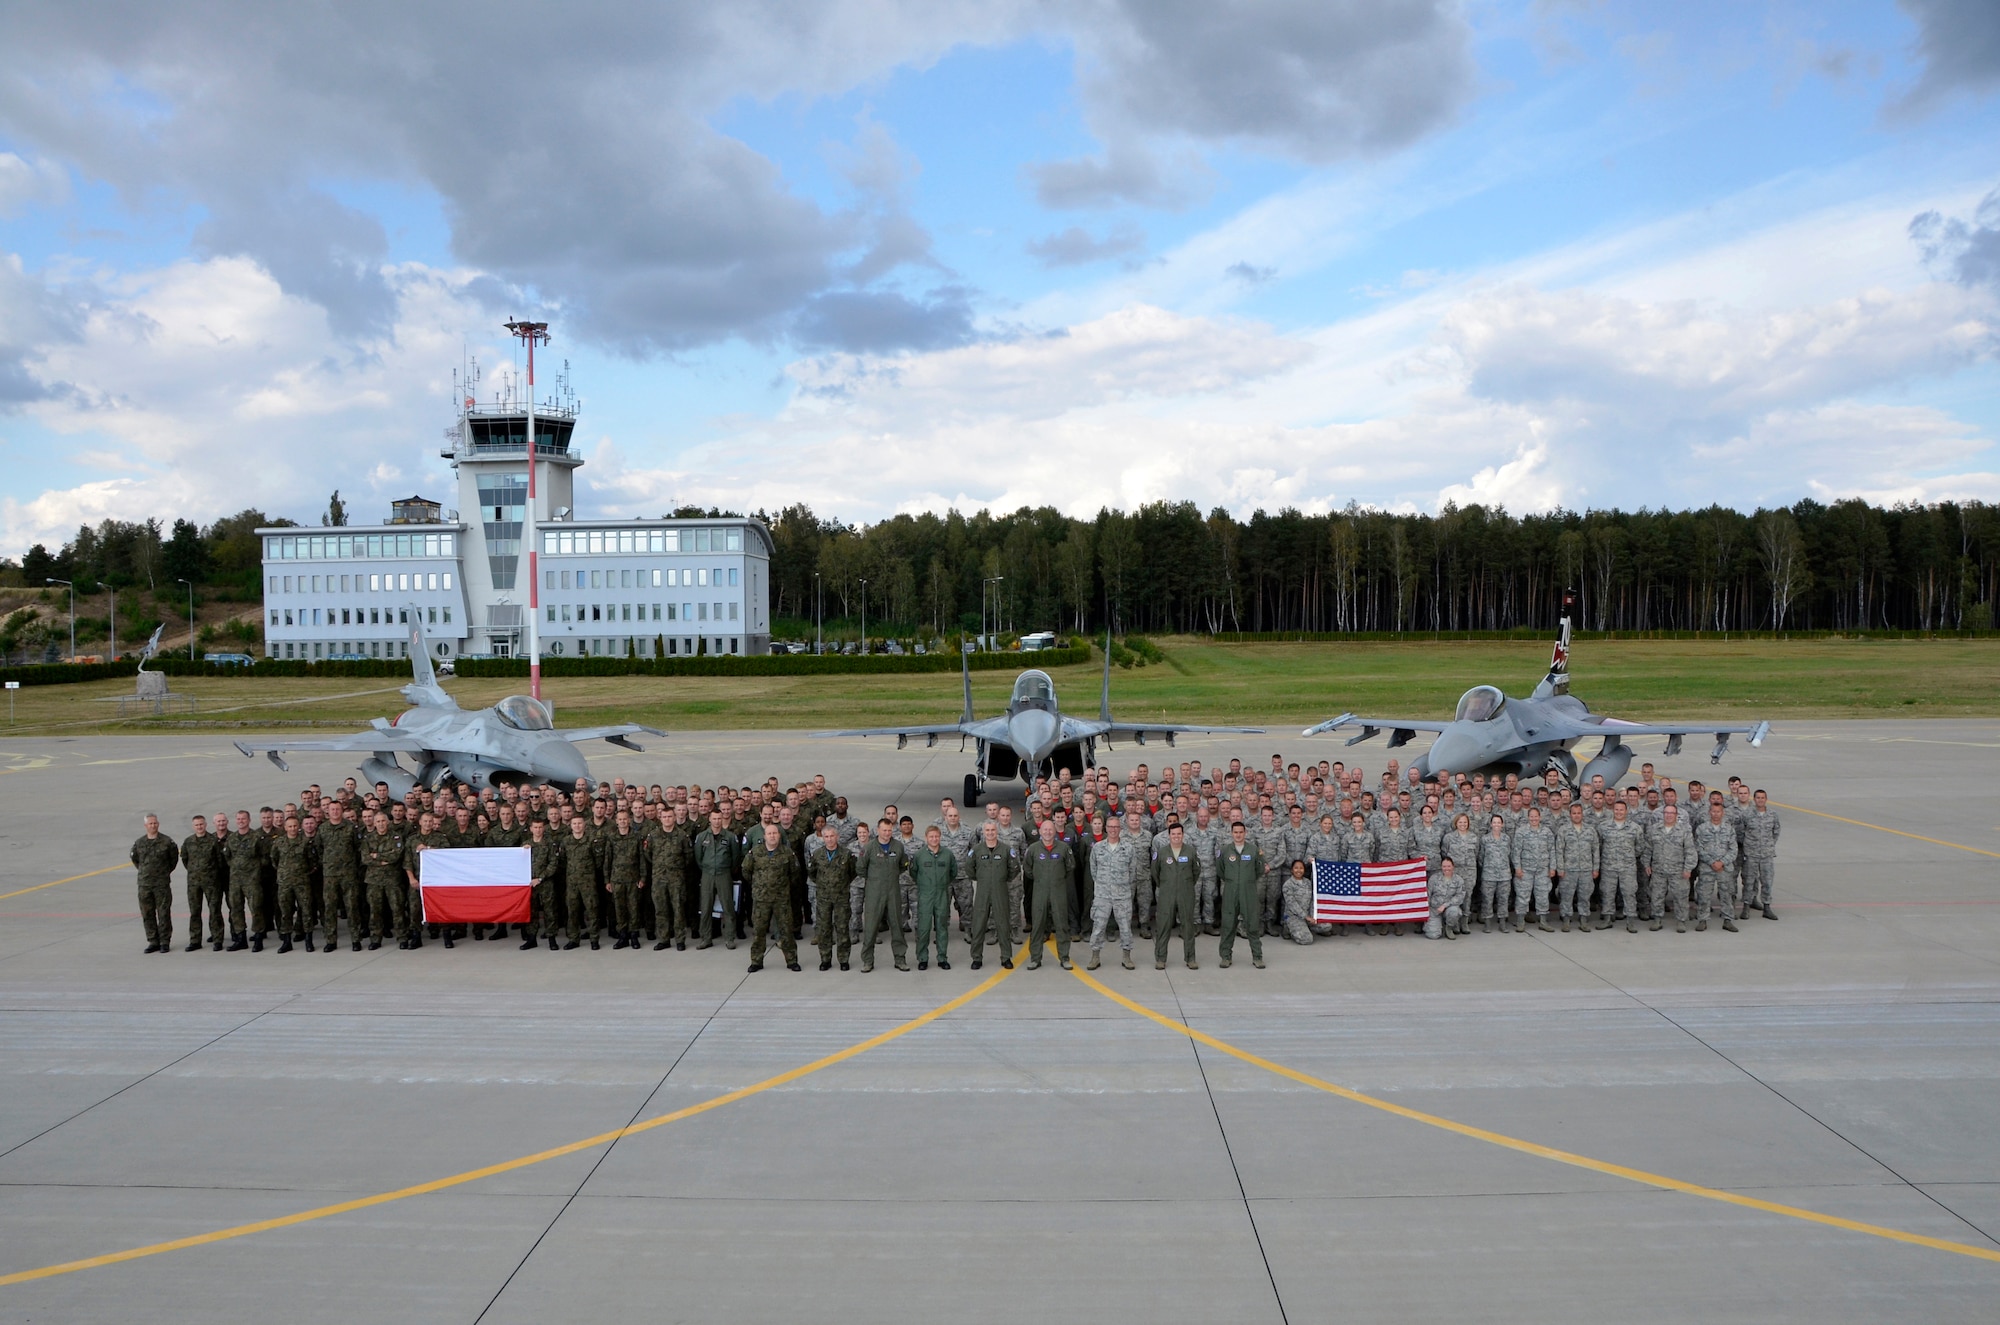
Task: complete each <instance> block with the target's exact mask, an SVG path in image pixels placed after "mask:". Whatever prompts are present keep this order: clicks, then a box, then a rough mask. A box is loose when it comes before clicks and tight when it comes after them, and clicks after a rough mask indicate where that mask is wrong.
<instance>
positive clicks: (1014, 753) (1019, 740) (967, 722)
mask: <svg viewBox="0 0 2000 1325" xmlns="http://www.w3.org/2000/svg"><path fill="white" fill-rule="evenodd" d="M1104 643H1105V649H1104V693H1103V696H1102V698H1101V700H1100V702H1099V704H1098V709H1097V716H1096V717H1094V718H1072V717H1065V716H1064V715H1063V712H1062V708H1061V706H1060V705H1059V704H1058V703H1057V701H1056V687H1055V682H1053V681H1051V680H1050V679H1049V674H1048V673H1047V672H1044V671H1041V670H1040V669H1038V668H1032V667H1031V668H1029V669H1028V670H1027V671H1025V672H1022V673H1021V674H1020V675H1019V676H1018V677H1016V678H1015V679H1014V691H1013V694H1012V695H1010V696H1009V697H1008V700H1007V711H1006V712H1005V713H1002V714H999V715H997V716H995V717H991V718H975V717H974V716H973V714H972V664H971V661H970V659H969V658H967V657H964V656H961V658H960V664H961V668H962V671H963V673H964V676H965V712H963V713H962V714H960V715H959V719H958V721H957V722H949V723H943V724H940V725H938V726H935V727H857V728H852V729H849V730H844V731H831V732H814V733H813V735H814V736H817V737H826V736H893V737H895V738H896V748H897V749H898V750H900V749H902V748H903V747H904V746H906V745H908V744H909V743H910V738H911V737H912V736H921V737H922V738H923V739H924V747H925V748H926V749H928V748H930V747H931V746H934V745H936V744H937V743H938V738H939V737H940V736H946V737H949V736H956V737H958V738H959V748H960V749H964V748H965V742H966V741H967V740H970V741H972V742H973V743H974V756H973V758H974V765H975V768H974V771H973V772H970V773H967V774H966V775H965V803H966V804H967V805H977V804H978V803H979V797H980V794H981V793H982V792H984V791H985V789H986V783H987V781H988V779H990V778H1010V777H1015V776H1018V777H1019V778H1020V779H1021V781H1022V782H1024V783H1029V782H1032V781H1033V780H1034V778H1035V777H1036V776H1037V775H1038V774H1040V775H1044V776H1049V775H1053V774H1054V772H1055V771H1056V770H1058V769H1063V768H1067V769H1068V770H1069V771H1070V772H1072V773H1081V772H1083V771H1084V770H1085V769H1086V768H1094V767H1096V765H1097V743H1098V742H1099V741H1102V742H1104V744H1105V747H1106V748H1107V749H1108V748H1110V747H1111V743H1112V742H1113V741H1115V740H1125V739H1127V738H1129V739H1130V740H1131V741H1132V742H1133V743H1134V744H1137V745H1144V744H1145V743H1146V741H1147V739H1148V738H1149V737H1156V736H1157V737H1161V738H1164V739H1165V741H1166V743H1167V744H1168V745H1169V746H1171V745H1172V744H1173V743H1174V737H1175V736H1177V735H1180V734H1182V733H1208V732H1218V733H1223V732H1240V733H1243V734H1246V735H1256V734H1257V733H1259V732H1262V731H1263V730H1264V729H1263V728H1262V727H1186V726H1180V725H1178V724H1174V723H1159V722H1120V721H1118V720H1117V719H1116V718H1114V717H1112V716H1111V647H1110V646H1111V637H1110V636H1109V635H1108V634H1107V635H1106V636H1105V639H1104Z"/></svg>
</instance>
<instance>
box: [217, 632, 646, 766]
mask: <svg viewBox="0 0 2000 1325" xmlns="http://www.w3.org/2000/svg"><path fill="white" fill-rule="evenodd" d="M409 617H410V621H411V623H412V624H411V626H410V671H411V674H412V680H411V682H410V684H409V685H406V686H404V687H403V698H404V699H407V700H408V701H409V702H410V707H409V708H407V709H405V710H403V711H402V712H401V713H399V714H397V715H396V716H395V717H393V718H376V719H375V720H374V722H373V725H372V726H371V727H370V729H369V730H368V731H365V732H357V733H356V734H354V735H352V736H335V737H331V738H329V739H327V740H317V741H316V740H303V741H271V742H260V741H237V742H235V745H236V748H237V749H238V750H241V751H242V752H243V753H244V754H246V755H255V754H258V753H259V752H261V753H263V754H264V756H265V757H266V758H268V759H269V760H270V761H271V762H272V763H274V764H276V765H277V766H278V767H279V768H287V767H288V766H287V765H286V763H285V761H284V760H283V759H282V758H281V757H280V752H281V751H285V750H351V751H353V752H355V753H357V754H366V755H367V756H368V758H367V759H366V760H364V761H363V762H362V764H361V767H360V769H359V772H360V773H361V775H362V777H363V779H364V780H365V781H366V782H368V783H370V784H373V783H376V782H386V783H388V784H389V794H390V795H392V796H394V797H396V798H397V799H398V800H400V799H402V797H403V796H404V795H405V794H406V793H408V792H409V790H410V788H412V787H414V786H418V785H423V786H426V787H435V786H437V785H439V784H440V783H442V782H444V781H445V780H446V779H447V778H450V779H454V780H457V781H460V782H467V783H470V784H471V785H472V786H474V787H478V788H484V787H497V786H499V785H501V784H502V783H506V782H513V783H517V784H518V783H535V782H552V783H555V784H556V785H558V786H562V787H565V788H567V787H569V786H572V785H574V784H575V782H576V780H577V779H578V778H584V779H586V780H588V779H589V778H590V766H589V765H588V764H587V763H585V762H584V758H583V755H582V753H581V752H580V751H578V750H577V748H576V744H575V743H576V742H578V741H592V740H599V739H602V740H605V741H608V742H610V743H611V744H612V745H617V746H623V747H624V748H625V749H627V750H637V749H640V748H641V747H640V746H638V745H636V744H634V743H633V742H632V741H631V740H630V739H629V738H630V737H632V736H633V735H635V734H637V733H639V732H645V733H647V734H648V735H651V736H665V735H666V733H665V732H663V731H656V730H654V729H653V728H651V727H642V726H640V725H639V724H637V723H633V722H619V723H613V724H612V725H610V726H608V727H581V728H577V729H576V730H573V731H558V730H557V729H556V725H555V722H554V721H553V719H552V717H551V715H550V711H549V708H548V706H547V705H546V704H543V703H542V702H541V701H540V700H537V699H534V698H533V697H531V696H528V695H509V696H508V697H507V698H505V699H503V700H501V701H500V702H499V703H498V704H495V705H494V706H493V707H492V708H486V709H474V710H470V711H468V710H465V709H461V708H460V707H459V706H458V702H457V701H456V700H454V699H453V698H452V697H451V696H450V695H448V694H446V693H445V692H444V689H443V688H442V687H441V686H439V685H438V683H437V677H436V675H435V674H434V673H433V672H432V671H431V660H430V652H429V650H428V648H427V646H426V644H425V642H424V629H423V627H422V626H421V625H417V624H416V622H417V620H418V614H417V609H416V608H415V607H412V608H411V609H410V612H409ZM406 754H407V755H410V756H412V762H414V763H415V764H416V771H415V772H412V771H410V770H409V769H407V768H405V767H404V766H403V764H402V762H401V760H400V759H399V758H398V756H400V755H406Z"/></svg>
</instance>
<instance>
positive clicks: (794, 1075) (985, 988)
mask: <svg viewBox="0 0 2000 1325" xmlns="http://www.w3.org/2000/svg"><path fill="white" fill-rule="evenodd" d="M1015 955H1016V956H1019V955H1020V954H1019V953H1016V954H1015ZM1012 974H1013V971H1011V970H1008V969H1006V968H1004V967H1003V968H1002V969H1000V970H997V971H995V972H994V973H993V974H992V975H989V976H987V977H986V979H984V980H982V981H980V982H979V983H978V984H976V985H974V986H973V987H972V988H970V989H968V990H966V991H965V992H964V993H962V994H960V995H959V996H958V997H957V998H954V999H952V1000H951V1001H950V1002H948V1003H941V1004H939V1005H938V1006H937V1007H934V1008H932V1009H931V1010H930V1011H929V1012H926V1013H924V1014H923V1015H922V1016H920V1017H915V1018H912V1019H911V1020H909V1021H906V1022H904V1023H903V1024H902V1025H900V1026H896V1027H893V1028H892V1029H890V1030H886V1031H883V1032H882V1033H881V1034H880V1035H873V1036H870V1037H869V1038H868V1039H865V1040H863V1041H861V1042H860V1043H859V1044H851V1045H849V1046H848V1047H847V1048H845V1049H842V1050H840V1051H839V1052H838V1053H831V1054H828V1055H827V1056H826V1057H824V1058H816V1059H814V1060H813V1061H812V1062H810V1063H806V1064H804V1065H803V1066H800V1067H795V1068H792V1069H791V1070H790V1071H787V1072H780V1073H779V1074H778V1075H777V1076H774V1077H766V1078H765V1079H764V1080H762V1081H759V1082H757V1083H756V1084H755V1085H749V1086H743V1087H740V1088H739V1089H736V1090H732V1091H730V1092H728V1093H727V1094H723V1095H717V1096H716V1097H715V1098H714V1099H711V1100H703V1101H702V1102H701V1103H700V1104H690V1105H689V1106H688V1107H687V1108H685V1109H676V1110H674V1111H673V1112H672V1113H665V1114H661V1115H660V1116H659V1117H657V1118H648V1119H646V1121H644V1122H639V1123H633V1124H631V1125H630V1126H627V1127H620V1128H618V1129H616V1130H615V1131H610V1132H600V1133H598V1134H597V1135H596V1136H587V1137H585V1138H584V1139H583V1140H581V1141H572V1142H570V1143H569V1144H568V1145H563V1146H557V1147H555V1148H554V1149H553V1150H540V1151H537V1152H535V1153H534V1154H532V1155H522V1156H521V1157H520V1158H518V1159H510V1160H505V1161H503V1162H501V1163H499V1164H488V1165H487V1166H486V1167H484V1168H478V1169H468V1170H466V1171H465V1172H464V1173H454V1174H452V1175H451V1176H450V1177H448V1178H433V1179H431V1180H430V1181H429V1182H420V1183H417V1184H416V1185H415V1186H412V1187H398V1188H397V1189H396V1190H394V1191H390V1192H377V1193H376V1194H375V1195H373V1196H361V1197H356V1198H355V1199H354V1200H351V1201H340V1202H338V1203H336V1204H334V1205H322V1206H319V1207H317V1208H315V1209H312V1210H300V1211H298V1212H297V1213H296V1214H289V1215H280V1216H278V1217H277V1218H276V1219H260V1220H258V1221H256V1222H255V1223H252V1224H238V1225H236V1226H235V1227H233V1228H218V1229H216V1230H214V1231H213V1232H209V1233H196V1234H193V1235H191V1236H189V1237H185V1238H175V1239H173V1240H172V1241H171V1242H155V1243H151V1244H149V1245H147V1246H144V1247H130V1248H127V1249H126V1250H124V1251H113V1252H106V1253H105V1254H104V1255H102V1256H86V1257H84V1258H83V1259H82V1260H76V1261H64V1262H62V1263H61V1264H60V1265H44V1266H42V1267H41V1268H40V1269H38V1270H18V1271H16V1272H15V1273H13V1274H0V1288H4V1287H6V1286H7V1285H9V1284H25V1283H29V1282H32V1281H33V1280H36V1279H53V1278H55V1277H56V1276H58V1275H64V1274H75V1273H76V1272H77V1271H79V1270H95V1269H100V1268H102V1267H103V1266H106V1265H118V1264H120V1263H122V1262H124V1261H136V1260H143V1259H144V1258H146V1257H148V1256H160V1255H164V1254H165V1253H167V1252H170V1251H186V1250H187V1249H188V1248H190V1247H205V1246H208V1245H209V1244H211V1243H216V1242H227V1241H229V1240H231V1239H232V1238H247V1237H249V1236H250V1235H251V1234H253V1233H269V1232H271V1231H272V1230H273V1229H280V1228H290V1227H292V1226H293V1225H295V1224H309V1223H311V1222H313V1221H314V1220H316V1219H328V1218H331V1217H332V1216H334V1215H345V1214H351V1213H353V1212H354V1211H356V1210H367V1209H369V1208H371V1207H373V1206H378V1205H387V1204H389V1203H390V1202H391V1201H403V1200H408V1199H409V1198H410V1197H412V1196H428V1195H429V1194H431V1193H432V1192H441V1191H446V1190H448V1189H450V1188H453V1187H463V1186H464V1185H465V1184H467V1183H469V1182H478V1181H479V1180H480V1179H481V1178H491V1177H494V1176H496V1175H498V1174H502V1173H512V1172H513V1171H514V1170H516V1169H525V1168H528V1167H530V1166H532V1165H535V1164H542V1163H546V1162H547V1161H549V1160H552V1159H561V1158H562V1157H563V1156H565V1155H574V1154H576V1153H577V1152H579V1151H583V1150H593V1149H595V1148H597V1147H598V1146H606V1145H610V1144H611V1143H612V1142H614V1141H617V1140H620V1139H622V1138H624V1137H628V1136H637V1135H638V1134H639V1133H641V1132H650V1131H652V1130H653V1129H654V1128H655V1127H665V1126H666V1125H667V1124H668V1123H677V1122H681V1121H682V1120H684V1119H687V1118H693V1117H696V1116H697V1115H699V1114H704V1113H708V1112H710V1111H712V1110H715V1109H719V1108H721V1107H722V1106H723V1105H725V1104H734V1103H736V1101H738V1100H746V1099H749V1098H750V1097H751V1096H752V1095H761V1094H763V1093H764V1092H765V1091H767V1090H772V1089H774V1088H776V1087H778V1086H784V1085H789V1084H790V1083H792V1082H794V1081H797V1080H798V1079H799V1078H801V1077H806V1076H811V1075H812V1074H813V1073H815V1072H818V1071H821V1070H822V1069H824V1068H829V1067H832V1066H833V1065H834V1064H836V1063H844V1062H846V1061H847V1060H848V1059H850V1058H855V1057H858V1056H860V1055H861V1054H865V1053H867V1052H868V1051H869V1050H870V1049H879V1048H881V1047H882V1046H883V1045H885V1044H887V1043H889V1042H890V1041H891V1040H899V1039H901V1038H902V1037H903V1036H905V1035H908V1034H909V1033H910V1032H911V1031H914V1030H921V1029H922V1028H923V1027H925V1026H928V1025H930V1024H931V1023H932V1022H934V1021H936V1020H938V1019H939V1018H940V1017H945V1016H949V1015H950V1014H951V1013H953V1012H956V1011H958V1010H959V1009H960V1008H962V1007H964V1006H965V1005H966V1004H968V1003H970V1002H972V1001H973V1000H974V999H976V998H978V997H980V996H981V995H982V994H986V993H988V992H990V991H991V990H993V989H994V988H995V987H996V986H998V985H999V983H1000V982H1001V981H1002V980H1005V979H1006V978H1007V977H1008V976H1010V975H1012Z"/></svg>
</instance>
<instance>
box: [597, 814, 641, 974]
mask: <svg viewBox="0 0 2000 1325" xmlns="http://www.w3.org/2000/svg"><path fill="white" fill-rule="evenodd" d="M602 855H603V859H604V890H605V891H606V892H608V893H610V894H611V937H612V938H613V939H615V940H616V942H614V943H613V944H612V945H611V947H612V950H613V951H616V950H617V949H619V948H633V949H637V948H638V946H639V931H638V924H639V905H638V891H639V889H640V888H641V887H643V886H644V885H645V882H646V839H645V838H643V837H641V836H639V834H637V833H635V832H633V831H632V815H631V812H630V811H628V810H623V809H621V810H619V811H618V817H617V819H616V821H615V823H614V826H613V828H612V831H611V832H609V833H606V834H605V835H604V839H603V851H602Z"/></svg>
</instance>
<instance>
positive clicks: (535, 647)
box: [507, 321, 549, 702]
mask: <svg viewBox="0 0 2000 1325" xmlns="http://www.w3.org/2000/svg"><path fill="white" fill-rule="evenodd" d="M507 330H509V331H511V332H513V333H514V334H515V335H516V336H518V337H519V338H520V339H521V341H522V343H523V344H525V345H526V346H527V347H528V511H527V519H526V520H525V521H524V522H523V523H522V526H521V540H522V541H523V542H524V543H526V544H527V545H528V695H529V697H530V698H532V699H534V700H536V701H537V702H539V701H540V700H541V697H542V633H541V620H540V618H541V613H542V598H541V592H542V585H541V578H540V577H541V571H540V570H539V569H538V568H537V566H536V558H535V554H536V552H537V550H538V549H537V547H536V534H535V346H536V345H537V344H542V345H546V344H548V343H549V324H548V323H546V322H521V321H514V322H509V323H508V324H507ZM515 564H516V565H518V564H519V562H516V563H515Z"/></svg>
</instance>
